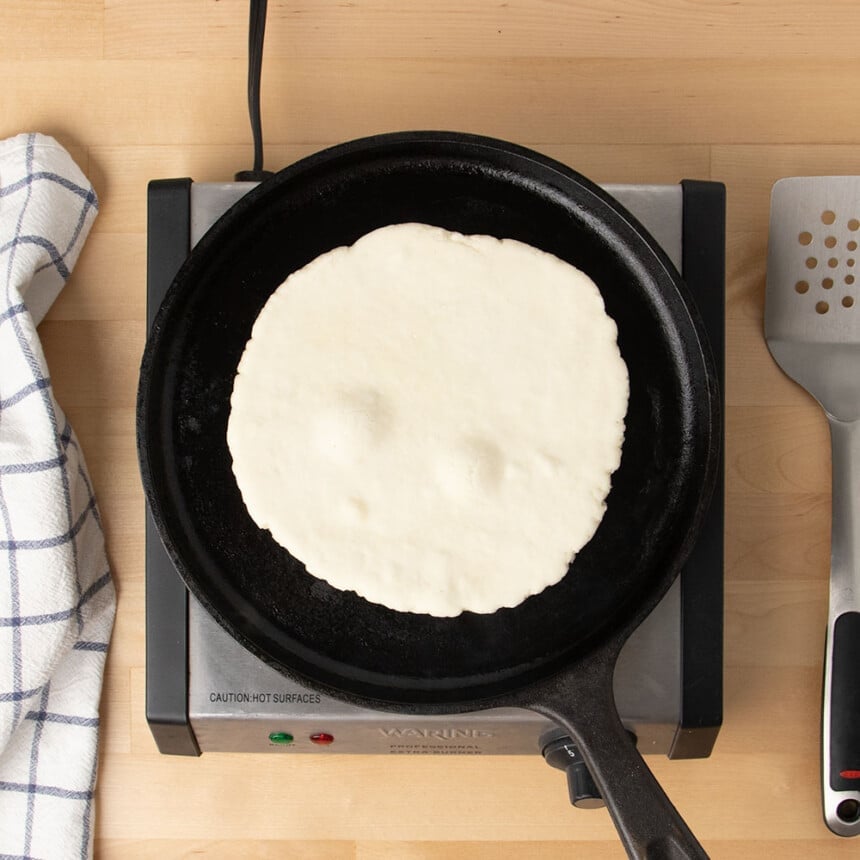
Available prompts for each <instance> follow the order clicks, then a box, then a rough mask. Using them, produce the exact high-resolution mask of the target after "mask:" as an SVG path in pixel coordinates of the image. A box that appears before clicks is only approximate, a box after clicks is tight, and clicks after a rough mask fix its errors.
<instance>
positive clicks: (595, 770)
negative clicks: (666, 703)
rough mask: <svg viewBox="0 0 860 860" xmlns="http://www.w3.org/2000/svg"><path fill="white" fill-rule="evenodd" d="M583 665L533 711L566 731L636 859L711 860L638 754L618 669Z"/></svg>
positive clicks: (544, 694) (538, 699) (545, 691)
mask: <svg viewBox="0 0 860 860" xmlns="http://www.w3.org/2000/svg"><path fill="white" fill-rule="evenodd" d="M599 662H602V661H598V665H591V666H588V665H587V664H580V665H579V666H578V667H577V668H575V669H573V670H572V671H571V670H568V672H567V673H565V674H563V675H562V676H559V677H558V678H556V679H555V681H554V683H552V684H550V685H548V686H546V687H543V688H542V689H541V691H540V693H539V695H537V696H535V697H534V698H533V699H532V700H531V701H530V702H529V703H528V705H527V707H529V708H530V709H531V710H534V711H538V712H539V713H542V714H543V715H544V716H547V717H549V718H550V719H552V720H554V721H555V722H556V723H558V725H559V726H561V727H562V728H564V729H566V730H567V731H568V732H569V733H570V736H571V737H572V738H573V740H574V741H575V742H576V743H577V744H578V745H579V749H580V751H581V752H582V756H583V758H584V759H585V762H586V764H587V765H588V768H589V770H590V772H591V775H592V777H593V778H594V781H595V782H596V783H597V786H598V788H599V789H600V792H601V794H602V795H603V799H604V800H605V801H606V806H607V808H608V810H609V814H610V815H611V816H612V820H613V822H614V824H615V827H616V828H617V830H618V834H619V836H620V837H621V841H622V842H623V844H624V847H625V849H626V850H627V853H628V855H629V856H630V857H633V858H641V860H702V858H703V860H707V858H708V855H707V854H706V853H705V850H704V849H703V848H702V846H701V845H700V844H699V842H698V840H697V839H696V837H695V836H694V835H693V833H692V831H691V830H690V828H689V827H687V824H686V823H685V822H684V819H683V818H681V816H680V814H679V813H678V811H677V810H676V809H675V807H674V806H673V805H672V802H671V801H670V800H669V798H668V797H667V796H666V794H665V792H664V791H663V789H662V788H661V787H660V784H659V783H658V782H657V780H656V779H655V778H654V775H653V774H652V773H651V771H650V770H649V769H648V766H647V765H646V764H645V762H644V761H643V759H642V756H641V755H640V754H639V751H638V750H637V749H636V745H635V743H634V741H633V740H632V739H631V737H630V735H629V734H628V732H627V730H626V729H625V728H624V725H623V724H622V722H621V719H620V717H619V716H618V711H617V710H616V708H615V699H614V696H613V692H612V668H613V667H614V660H613V661H611V665H610V667H609V670H608V671H607V668H606V666H605V665H599Z"/></svg>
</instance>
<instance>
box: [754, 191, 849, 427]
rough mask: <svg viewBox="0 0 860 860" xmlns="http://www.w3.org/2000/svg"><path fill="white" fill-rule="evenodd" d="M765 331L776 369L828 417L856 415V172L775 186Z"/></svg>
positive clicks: (769, 247) (772, 202)
mask: <svg viewBox="0 0 860 860" xmlns="http://www.w3.org/2000/svg"><path fill="white" fill-rule="evenodd" d="M764 330H765V338H766V339H767V344H768V347H769V348H770V351H771V353H772V355H773V357H774V359H776V361H777V363H778V364H779V365H780V367H782V369H783V370H784V371H785V372H786V373H787V374H788V375H789V376H791V377H792V379H794V380H795V381H796V382H798V383H799V384H800V385H802V386H803V387H804V388H806V389H807V391H809V392H810V394H812V395H813V396H814V397H815V398H816V399H817V400H818V401H819V402H820V403H821V405H822V406H823V407H824V408H825V409H826V410H827V411H828V412H829V413H830V414H831V415H834V416H835V417H837V418H840V419H842V420H854V419H856V418H860V176H810V177H794V178H791V179H781V180H780V181H779V182H777V183H776V185H774V187H773V193H772V196H771V210H770V236H769V241H768V255H767V300H766V304H765V318H764Z"/></svg>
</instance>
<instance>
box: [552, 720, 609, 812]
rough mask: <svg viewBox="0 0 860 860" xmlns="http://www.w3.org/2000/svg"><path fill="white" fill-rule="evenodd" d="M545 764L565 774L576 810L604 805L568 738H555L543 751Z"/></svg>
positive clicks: (580, 754) (574, 745) (571, 800)
mask: <svg viewBox="0 0 860 860" xmlns="http://www.w3.org/2000/svg"><path fill="white" fill-rule="evenodd" d="M543 757H544V758H545V759H546V762H547V764H549V765H552V767H555V768H558V769H559V770H563V771H565V773H566V774H567V790H568V793H569V794H570V802H571V803H572V804H573V805H574V806H575V807H577V808H578V809H598V808H599V807H601V806H605V805H606V804H605V803H604V802H603V797H602V796H601V794H600V790H599V789H598V787H597V786H596V785H595V784H594V780H593V779H592V778H591V773H590V772H589V770H588V765H586V763H585V760H584V759H583V757H582V753H580V751H579V748H578V747H577V746H576V744H575V743H574V742H573V741H572V740H571V739H570V738H569V737H566V736H565V737H561V738H556V739H555V740H553V741H551V742H550V743H548V744H547V745H546V746H545V747H544V750H543Z"/></svg>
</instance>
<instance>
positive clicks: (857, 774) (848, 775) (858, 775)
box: [839, 770, 860, 779]
mask: <svg viewBox="0 0 860 860" xmlns="http://www.w3.org/2000/svg"><path fill="white" fill-rule="evenodd" d="M839 776H841V777H842V779H860V770H840V771H839Z"/></svg>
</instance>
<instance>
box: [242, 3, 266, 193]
mask: <svg viewBox="0 0 860 860" xmlns="http://www.w3.org/2000/svg"><path fill="white" fill-rule="evenodd" d="M266 6H267V0H251V18H250V22H249V25H248V115H249V116H250V118H251V134H252V135H253V136H254V168H253V170H240V171H239V172H238V173H237V174H236V181H237V182H262V180H264V179H266V178H267V177H269V176H272V175H273V174H272V171H271V170H263V124H262V121H261V119H260V78H261V76H262V71H263V37H264V36H265V35H266Z"/></svg>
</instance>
